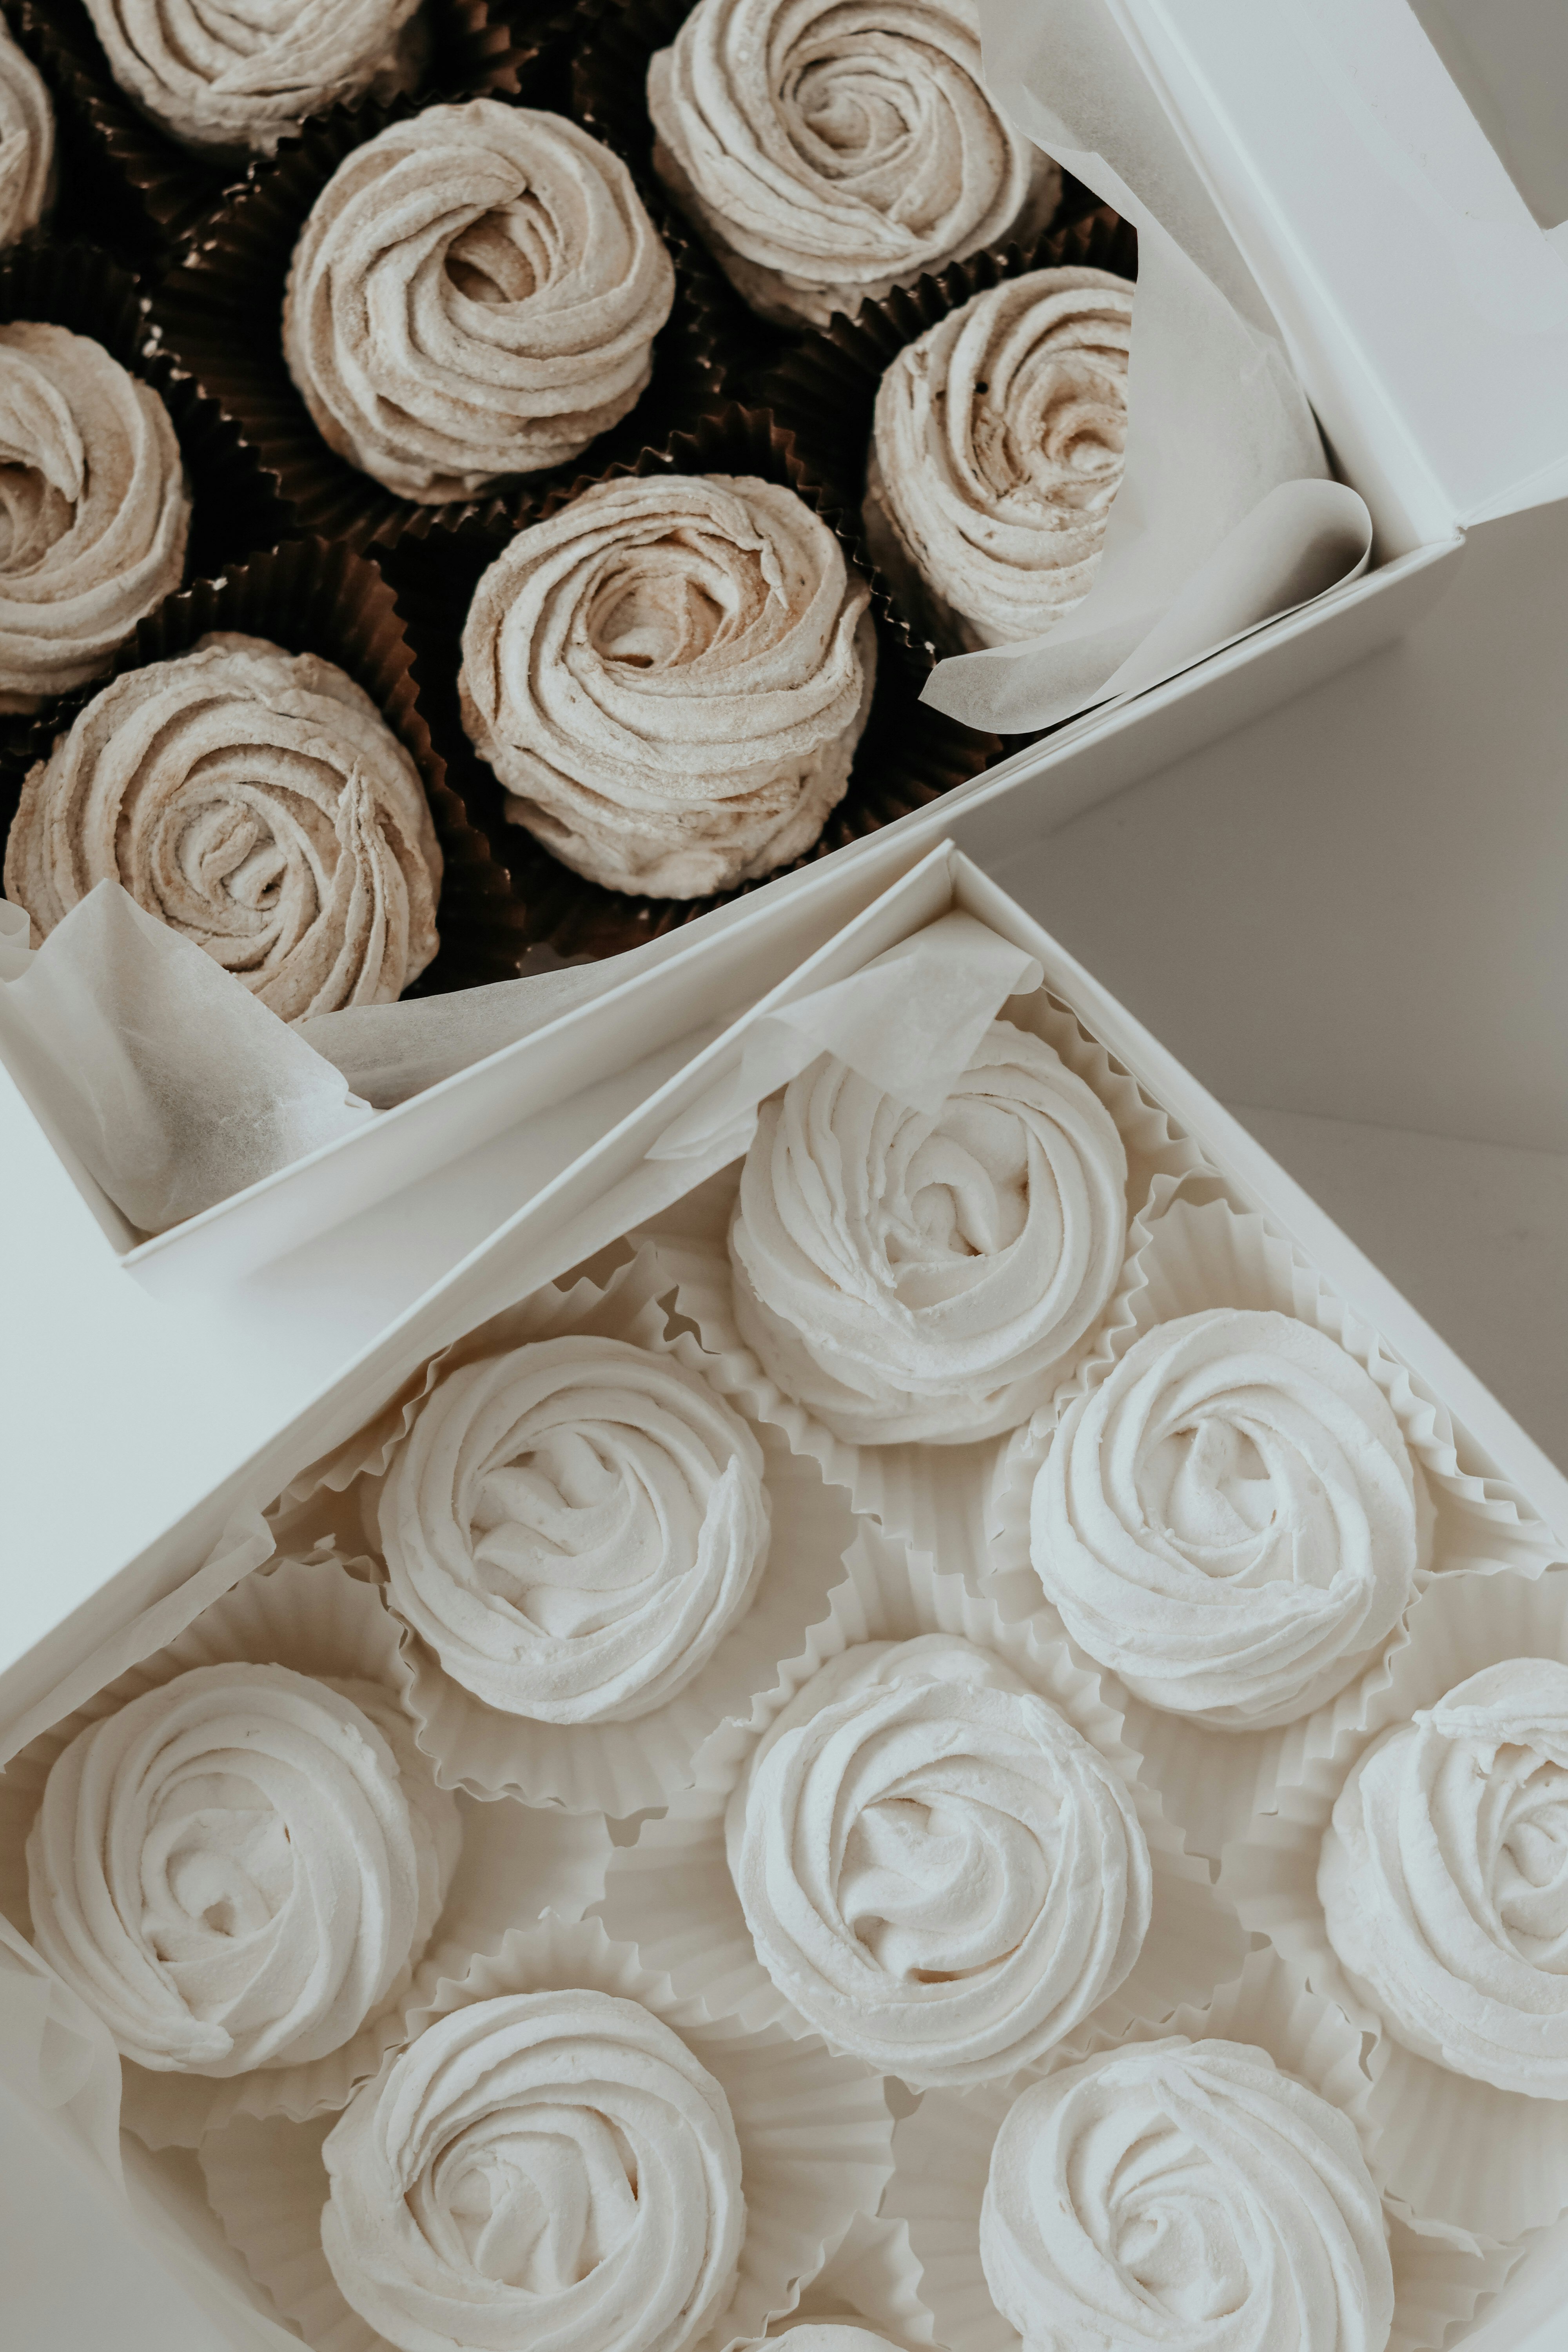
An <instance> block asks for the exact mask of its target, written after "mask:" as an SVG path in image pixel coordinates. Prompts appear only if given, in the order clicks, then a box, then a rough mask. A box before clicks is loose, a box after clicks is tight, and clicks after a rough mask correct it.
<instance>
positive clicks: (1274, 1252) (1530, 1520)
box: [977, 1201, 1562, 1861]
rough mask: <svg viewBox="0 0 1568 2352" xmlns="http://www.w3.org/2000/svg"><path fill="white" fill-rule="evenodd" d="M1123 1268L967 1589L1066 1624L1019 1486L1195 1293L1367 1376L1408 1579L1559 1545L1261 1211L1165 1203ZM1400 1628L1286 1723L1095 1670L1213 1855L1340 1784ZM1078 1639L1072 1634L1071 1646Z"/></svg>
mask: <svg viewBox="0 0 1568 2352" xmlns="http://www.w3.org/2000/svg"><path fill="white" fill-rule="evenodd" d="M1132 1274H1133V1276H1134V1281H1133V1286H1132V1287H1131V1289H1130V1291H1129V1292H1128V1294H1127V1297H1126V1300H1125V1305H1126V1307H1127V1310H1128V1311H1127V1314H1126V1316H1125V1319H1121V1320H1119V1321H1117V1322H1116V1323H1115V1324H1114V1325H1113V1326H1112V1327H1110V1328H1107V1329H1106V1330H1105V1332H1104V1333H1103V1334H1102V1335H1101V1338H1100V1343H1099V1345H1098V1346H1097V1347H1096V1349H1095V1350H1094V1353H1093V1356H1092V1357H1091V1358H1090V1360H1089V1361H1088V1362H1087V1363H1086V1364H1085V1365H1084V1366H1083V1367H1082V1369H1081V1370H1080V1372H1079V1376H1078V1378H1077V1380H1075V1381H1074V1382H1073V1383H1072V1385H1071V1388H1070V1390H1069V1391H1067V1392H1065V1393H1064V1395H1063V1396H1062V1397H1061V1398H1058V1401H1057V1409H1055V1410H1054V1411H1053V1412H1050V1413H1048V1414H1044V1415H1038V1416H1037V1418H1036V1419H1035V1420H1034V1421H1032V1422H1030V1423H1027V1424H1026V1426H1025V1427H1024V1428H1022V1429H1020V1430H1018V1431H1016V1433H1014V1435H1013V1436H1012V1438H1010V1439H1008V1440H1006V1441H1005V1443H1004V1444H1003V1446H1002V1447H1001V1448H1000V1449H999V1450H998V1453H997V1454H996V1457H995V1464H996V1468H995V1482H994V1487H993V1490H992V1494H991V1497H990V1502H989V1507H988V1510H987V1514H986V1517H987V1527H988V1538H989V1557H988V1561H987V1564H986V1566H985V1568H984V1572H983V1573H982V1574H981V1576H980V1578H979V1580H978V1588H977V1589H978V1590H979V1591H982V1592H984V1593H986V1594H989V1595H990V1596H991V1597H992V1598H993V1599H994V1600H995V1601H996V1602H997V1603H998V1605H999V1606H1000V1608H1001V1610H1002V1612H1003V1614H1004V1616H1005V1617H1006V1618H1008V1619H1009V1620H1010V1621H1013V1622H1019V1623H1028V1622H1039V1623H1040V1624H1041V1625H1042V1627H1043V1628H1044V1629H1045V1630H1046V1631H1047V1633H1051V1634H1054V1635H1056V1636H1057V1637H1058V1638H1062V1639H1066V1638H1068V1636H1067V1629H1066V1627H1065V1626H1064V1625H1063V1623H1062V1621H1061V1619H1060V1617H1059V1616H1058V1613H1057V1612H1056V1610H1055V1609H1054V1608H1053V1607H1052V1606H1051V1604H1050V1603H1049V1601H1047V1600H1046V1598H1045V1594H1044V1592H1043V1590H1042V1588H1041V1584H1040V1580H1039V1578H1038V1577H1037V1574H1036V1573H1035V1570H1034V1568H1033V1566H1032V1565H1031V1562H1030V1558H1029V1506H1030V1500H1031V1497H1032V1496H1033V1492H1034V1485H1035V1480H1036V1477H1037V1475H1038V1473H1039V1470H1040V1467H1041V1465H1042V1464H1043V1463H1044V1461H1045V1458H1046V1455H1047V1452H1048V1451H1049V1448H1050V1444H1051V1442H1052V1436H1053V1433H1054V1431H1055V1429H1056V1427H1057V1425H1058V1420H1059V1415H1060V1412H1061V1411H1065V1409H1066V1404H1067V1402H1068V1401H1069V1399H1070V1397H1071V1396H1073V1395H1076V1394H1078V1393H1079V1391H1080V1389H1081V1390H1085V1391H1087V1390H1089V1389H1092V1388H1094V1387H1097V1386H1098V1385H1099V1384H1100V1381H1103V1380H1104V1379H1105V1378H1106V1377H1107V1375H1108V1374H1109V1372H1110V1370H1111V1369H1112V1368H1113V1367H1114V1366H1115V1365H1116V1364H1118V1363H1120V1362H1121V1360H1122V1358H1123V1357H1124V1356H1125V1355H1126V1354H1127V1352H1128V1350H1129V1349H1131V1347H1132V1346H1133V1345H1134V1343H1135V1342H1136V1341H1137V1340H1138V1339H1142V1336H1143V1334H1144V1333H1145V1332H1146V1331H1149V1330H1152V1328H1153V1327H1154V1325H1155V1324H1156V1323H1164V1322H1170V1321H1172V1320H1173V1319H1174V1318H1176V1317H1178V1316H1183V1315H1192V1314H1195V1313H1197V1312H1198V1311H1199V1310H1200V1309H1202V1308H1205V1307H1264V1308H1273V1309H1274V1310H1275V1311H1276V1312H1277V1313H1279V1314H1284V1315H1293V1316H1296V1317H1297V1318H1300V1320H1301V1321H1302V1322H1305V1323H1309V1324H1310V1325H1312V1326H1313V1328H1316V1329H1317V1330H1319V1331H1321V1332H1323V1333H1324V1334H1325V1335H1326V1336H1327V1337H1328V1338H1329V1339H1332V1340H1334V1341H1335V1342H1336V1343H1337V1344H1338V1345H1339V1346H1341V1347H1342V1348H1344V1349H1346V1351H1347V1352H1348V1353H1349V1354H1350V1355H1352V1357H1353V1358H1354V1359H1355V1360H1356V1362H1357V1363H1358V1364H1360V1365H1361V1366H1362V1368H1363V1370H1365V1371H1366V1372H1368V1373H1369V1374H1370V1375H1371V1377H1372V1379H1373V1381H1376V1383H1377V1385H1378V1387H1379V1388H1380V1389H1381V1390H1382V1391H1383V1393H1384V1396H1385V1397H1386V1398H1387V1400H1388V1402H1389V1404H1390V1406H1391V1407H1392V1409H1393V1412H1394V1417H1395V1419H1396V1420H1397V1421H1398V1423H1399V1426H1400V1429H1401V1431H1402V1433H1404V1437H1405V1444H1407V1445H1408V1447H1409V1449H1410V1452H1411V1454H1412V1456H1413V1457H1414V1459H1415V1463H1416V1465H1417V1466H1418V1471H1419V1474H1420V1476H1419V1479H1418V1498H1419V1487H1420V1485H1421V1484H1423V1483H1424V1485H1425V1488H1426V1500H1427V1502H1428V1504H1429V1506H1430V1531H1429V1545H1428V1549H1427V1555H1426V1558H1427V1564H1426V1567H1424V1568H1423V1569H1422V1570H1420V1571H1419V1572H1418V1574H1417V1577H1416V1591H1417V1592H1418V1593H1419V1592H1420V1591H1424V1590H1425V1589H1426V1587H1427V1586H1428V1585H1429V1584H1430V1582H1431V1580H1432V1579H1433V1578H1434V1577H1435V1576H1438V1575H1442V1574H1447V1573H1451V1572H1454V1571H1459V1572H1465V1571H1468V1572H1471V1573H1477V1574H1497V1573H1500V1572H1503V1571H1507V1570H1513V1571H1515V1572H1517V1573H1519V1574H1521V1575H1523V1576H1527V1577H1528V1576H1539V1575H1540V1574H1541V1573H1542V1570H1544V1569H1545V1568H1547V1567H1548V1566H1549V1565H1550V1564H1551V1563H1552V1561H1553V1560H1556V1559H1561V1557H1562V1554H1561V1552H1560V1551H1559V1549H1558V1548H1557V1545H1556V1542H1555V1539H1554V1538H1553V1537H1552V1533H1551V1531H1550V1530H1549V1529H1548V1528H1546V1527H1545V1526H1544V1525H1543V1523H1542V1521H1541V1520H1540V1519H1539V1518H1537V1517H1536V1516H1535V1515H1534V1513H1533V1512H1532V1511H1531V1507H1530V1506H1529V1504H1528V1503H1527V1502H1526V1501H1525V1500H1524V1498H1523V1497H1522V1496H1520V1495H1518V1494H1516V1493H1515V1492H1514V1491H1513V1490H1512V1489H1511V1488H1510V1487H1507V1486H1503V1485H1501V1484H1500V1482H1499V1481H1498V1480H1496V1479H1493V1478H1489V1477H1484V1476H1482V1475H1479V1473H1478V1472H1476V1471H1474V1470H1472V1469H1469V1468H1467V1467H1466V1466H1465V1465H1464V1464H1463V1462H1462V1461H1461V1459H1460V1456H1459V1454H1458V1449H1457V1445H1456V1440H1455V1433H1454V1427H1453V1423H1452V1422H1451V1420H1450V1418H1449V1416H1448V1413H1447V1410H1446V1409H1445V1407H1444V1406H1443V1405H1441V1404H1440V1403H1438V1402H1436V1399H1435V1398H1433V1397H1432V1396H1430V1395H1429V1394H1428V1393H1427V1392H1426V1390H1425V1388H1424V1387H1422V1386H1421V1384H1420V1383H1419V1382H1417V1381H1415V1380H1414V1379H1413V1377H1412V1376H1411V1374H1410V1373H1409V1372H1408V1371H1407V1370H1405V1366H1404V1365H1403V1364H1402V1363H1400V1362H1398V1361H1397V1360H1396V1359H1395V1358H1394V1356H1392V1355H1391V1354H1390V1353H1389V1351H1388V1349H1386V1348H1385V1347H1384V1343H1383V1342H1382V1340H1381V1339H1379V1338H1378V1335H1377V1333H1376V1332H1375V1331H1373V1329H1372V1328H1371V1327H1370V1325H1368V1324H1365V1323H1363V1322H1362V1321H1361V1320H1360V1319H1359V1318H1357V1317H1356V1316H1355V1315H1353V1314H1352V1311H1351V1309H1350V1308H1349V1307H1346V1306H1345V1304H1344V1302H1343V1300H1342V1299H1340V1298H1338V1297H1335V1296H1334V1294H1333V1293H1332V1292H1331V1290H1330V1289H1329V1288H1328V1286H1327V1285H1326V1284H1325V1283H1324V1281H1323V1279H1322V1277H1321V1276H1320V1275H1319V1274H1317V1273H1316V1272H1315V1271H1314V1270H1313V1268H1312V1267H1311V1266H1310V1265H1308V1264H1307V1262H1306V1260H1305V1259H1304V1258H1303V1257H1302V1255H1301V1254H1300V1251H1299V1250H1297V1249H1296V1248H1294V1247H1293V1246H1292V1245H1291V1244H1289V1243H1288V1242H1285V1241H1283V1240H1281V1239H1280V1238H1279V1235H1278V1234H1275V1233H1274V1232H1273V1231H1272V1230H1271V1229H1270V1227H1269V1225H1268V1222H1267V1220H1266V1219H1264V1218H1263V1217H1261V1216H1258V1214H1256V1213H1253V1212H1250V1211H1248V1212H1247V1213H1242V1212H1239V1211H1237V1210H1236V1209H1233V1208H1231V1207H1229V1206H1228V1205H1227V1204H1226V1202H1223V1201H1215V1202H1207V1203H1205V1204H1204V1205H1202V1206H1194V1205H1192V1204H1190V1203H1189V1202H1185V1201H1177V1202H1173V1203H1172V1205H1171V1206H1170V1208H1169V1209H1168V1210H1167V1211H1166V1212H1165V1213H1164V1214H1163V1216H1162V1217H1160V1218H1159V1220H1158V1221H1157V1223H1155V1224H1154V1225H1153V1226H1152V1228H1151V1230H1150V1234H1149V1237H1148V1240H1147V1242H1146V1244H1145V1245H1144V1246H1143V1248H1142V1251H1141V1253H1140V1255H1139V1257H1138V1259H1137V1262H1136V1264H1135V1265H1134V1266H1133V1268H1132ZM1406 1638H1407V1635H1406V1633H1405V1626H1404V1624H1403V1623H1402V1624H1401V1625H1399V1626H1397V1627H1396V1628H1395V1629H1394V1633H1393V1634H1392V1635H1391V1636H1390V1638H1389V1640H1388V1642H1387V1643H1385V1644H1384V1648H1383V1650H1382V1652H1381V1653H1380V1654H1379V1655H1378V1656H1377V1658H1375V1659H1374V1660H1373V1661H1372V1662H1370V1663H1369V1664H1365V1665H1364V1666H1363V1669H1362V1671H1361V1673H1360V1674H1358V1675H1357V1676H1356V1677H1355V1678H1354V1680H1352V1682H1351V1683H1350V1684H1349V1685H1347V1686H1346V1688H1345V1689H1344V1690H1342V1691H1341V1692H1339V1693H1338V1694H1337V1696H1335V1697H1333V1698H1331V1699H1330V1700H1327V1701H1326V1702H1325V1703H1324V1704H1323V1705H1322V1706H1319V1707H1317V1708H1315V1709H1314V1710H1313V1711H1312V1712H1311V1713H1310V1714H1309V1715H1305V1716H1302V1717H1300V1719H1299V1720H1298V1721H1297V1722H1295V1723H1288V1724H1283V1725H1281V1726H1279V1727H1277V1728H1276V1729H1274V1730H1270V1731H1257V1732H1234V1731H1212V1730H1206V1729H1205V1728H1204V1727H1202V1726H1200V1725H1197V1724H1194V1723H1192V1722H1190V1721H1188V1720H1187V1719H1186V1718H1185V1717H1182V1716H1179V1715H1172V1714H1167V1713H1165V1712H1164V1711H1163V1709H1161V1708H1158V1707H1152V1706H1148V1705H1146V1704H1145V1702H1144V1701H1142V1699H1139V1698H1135V1697H1134V1696H1132V1695H1131V1693H1130V1692H1128V1691H1126V1690H1125V1689H1124V1688H1123V1686H1122V1685H1121V1683H1120V1681H1118V1680H1117V1679H1116V1677H1115V1676H1113V1675H1110V1674H1106V1675H1105V1680H1106V1685H1107V1688H1108V1690H1109V1691H1110V1693H1111V1695H1112V1696H1113V1699H1114V1703H1115V1704H1116V1705H1117V1706H1120V1707H1122V1708H1123V1709H1124V1710H1125V1713H1126V1717H1127V1738H1129V1739H1130V1740H1131V1743H1132V1744H1133V1746H1134V1747H1136V1748H1138V1749H1139V1750H1140V1752H1141V1753H1142V1756H1143V1757H1144V1759H1145V1761H1146V1766H1147V1769H1148V1770H1149V1772H1150V1774H1151V1776H1152V1778H1153V1779H1154V1780H1155V1781H1156V1782H1157V1783H1158V1785H1159V1787H1160V1789H1161V1790H1163V1793H1164V1798H1165V1806H1166V1810H1167V1811H1168V1812H1169V1813H1170V1814H1171V1815H1172V1817H1173V1819H1174V1820H1176V1821H1178V1822H1180V1823H1181V1824H1182V1827H1183V1829H1184V1831H1185V1832H1186V1834H1187V1839H1188V1843H1189V1844H1191V1845H1192V1847H1193V1848H1194V1851H1196V1852H1198V1853H1204V1854H1206V1855H1207V1856H1209V1858H1210V1859H1211V1860H1215V1861H1217V1860H1218V1857H1219V1854H1220V1852H1221V1849H1222V1848H1223V1847H1224V1846H1225V1844H1226V1843H1227V1842H1228V1841H1229V1840H1231V1839H1233V1838H1235V1837H1237V1836H1238V1835H1240V1834H1242V1833H1243V1832H1245V1830H1246V1828H1247V1824H1248V1822H1251V1821H1252V1820H1253V1819H1255V1818H1256V1816H1258V1814H1260V1813H1268V1812H1271V1811H1273V1810H1274V1808H1275V1806H1276V1804H1277V1803H1278V1802H1279V1792H1280V1791H1281V1790H1284V1789H1287V1788H1291V1787H1296V1786H1300V1785H1306V1786H1310V1787H1316V1788H1325V1789H1326V1788H1330V1787H1333V1788H1337V1787H1338V1785H1339V1783H1340V1781H1341V1780H1342V1779H1343V1777H1344V1772H1345V1769H1346V1768H1347V1765H1348V1762H1349V1759H1350V1756H1351V1755H1352V1752H1353V1751H1354V1750H1355V1749H1357V1748H1360V1746H1361V1745H1362V1743H1363V1738H1364V1737H1365V1732H1366V1727H1367V1725H1368V1723H1369V1721H1370V1720H1371V1717H1372V1714H1373V1711H1374V1710H1375V1709H1376V1707H1377V1706H1378V1704H1379V1701H1380V1697H1381V1696H1382V1694H1383V1693H1384V1691H1385V1689H1386V1686H1387V1681H1388V1675H1389V1672H1390V1668H1391V1664H1392V1661H1393V1660H1394V1658H1395V1657H1396V1656H1397V1655H1398V1653H1399V1651H1400V1650H1401V1648H1402V1647H1403V1646H1404V1643H1405V1640H1406ZM1074 1655H1075V1656H1080V1655H1081V1653H1080V1652H1079V1651H1078V1650H1077V1648H1076V1646H1075V1648H1074ZM1384 1719H1385V1720H1386V1719H1387V1718H1384Z"/></svg>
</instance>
